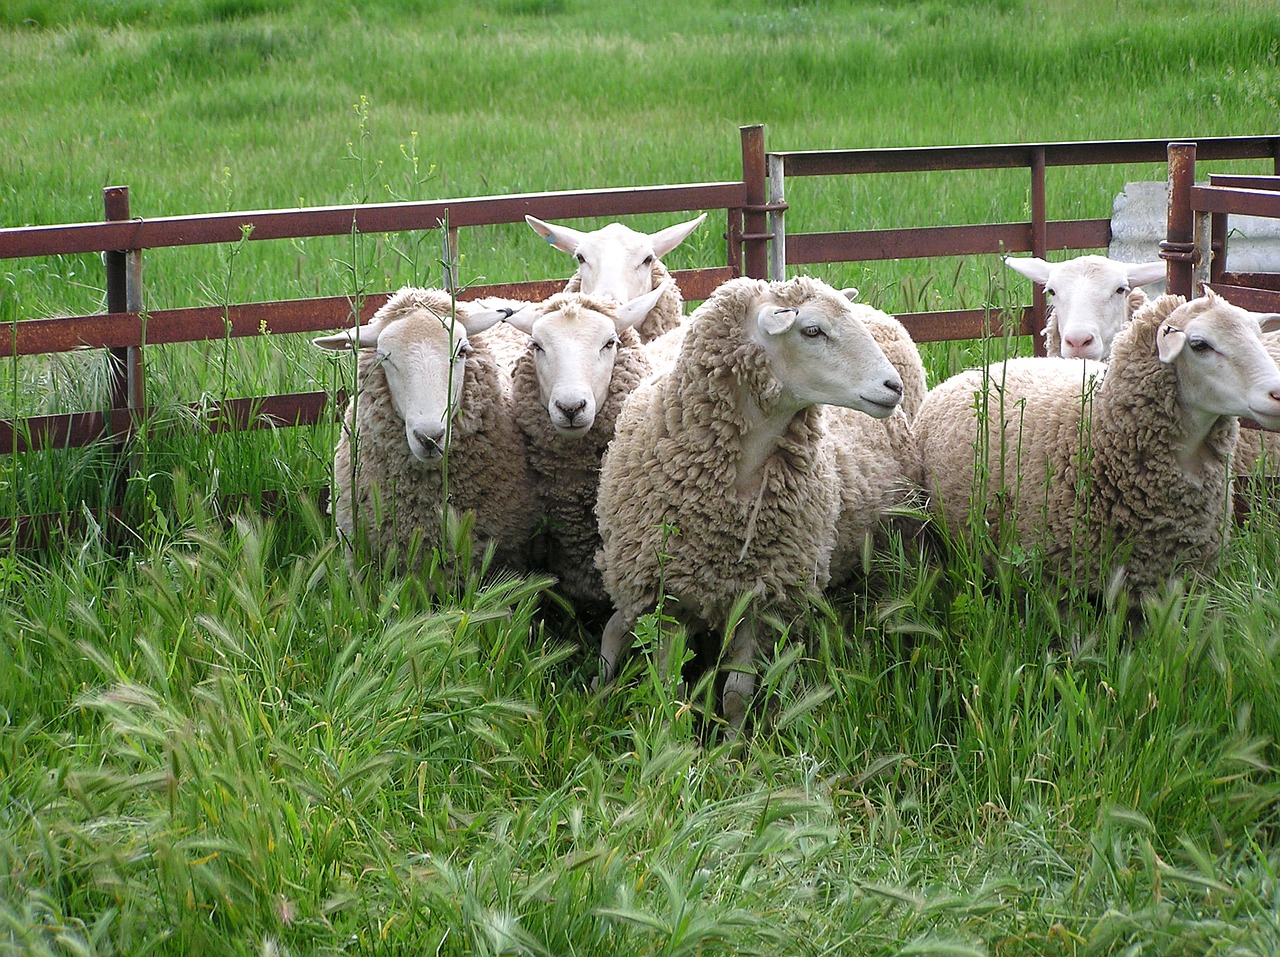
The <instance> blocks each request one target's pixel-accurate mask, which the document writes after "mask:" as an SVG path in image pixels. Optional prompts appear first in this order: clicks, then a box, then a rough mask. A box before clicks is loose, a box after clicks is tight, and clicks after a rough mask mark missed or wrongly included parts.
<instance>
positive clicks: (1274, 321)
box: [1254, 312, 1280, 332]
mask: <svg viewBox="0 0 1280 957" xmlns="http://www.w3.org/2000/svg"><path fill="white" fill-rule="evenodd" d="M1254 315H1255V316H1257V317H1258V328H1259V329H1260V330H1262V331H1263V332H1275V331H1276V330H1277V329H1280V312H1255V313H1254Z"/></svg>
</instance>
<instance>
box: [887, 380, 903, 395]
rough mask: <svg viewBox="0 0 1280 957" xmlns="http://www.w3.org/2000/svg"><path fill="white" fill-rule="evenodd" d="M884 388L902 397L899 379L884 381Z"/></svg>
mask: <svg viewBox="0 0 1280 957" xmlns="http://www.w3.org/2000/svg"><path fill="white" fill-rule="evenodd" d="M884 387H885V388H886V389H888V390H889V391H890V392H896V393H897V394H898V395H902V380H901V379H885V380H884Z"/></svg>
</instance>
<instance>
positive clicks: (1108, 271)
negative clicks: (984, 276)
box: [1005, 256, 1165, 359]
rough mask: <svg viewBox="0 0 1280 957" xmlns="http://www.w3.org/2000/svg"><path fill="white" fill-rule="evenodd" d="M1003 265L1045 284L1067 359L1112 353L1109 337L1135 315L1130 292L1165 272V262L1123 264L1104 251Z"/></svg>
mask: <svg viewBox="0 0 1280 957" xmlns="http://www.w3.org/2000/svg"><path fill="white" fill-rule="evenodd" d="M1005 264H1006V265H1007V266H1008V267H1009V268H1010V269H1012V270H1014V271H1015V272H1018V273H1021V274H1022V275H1024V276H1026V277H1027V278H1028V279H1030V280H1032V281H1033V282H1038V283H1040V284H1041V285H1042V286H1043V287H1044V291H1045V294H1046V295H1047V296H1048V297H1049V298H1050V300H1051V301H1052V303H1053V310H1054V312H1055V313H1056V314H1057V321H1058V332H1059V335H1060V336H1061V339H1062V355H1063V356H1064V357H1065V358H1068V359H1105V358H1106V357H1107V356H1108V355H1110V353H1111V341H1112V340H1113V339H1114V338H1115V337H1116V333H1117V332H1119V331H1120V330H1121V329H1122V328H1123V327H1124V324H1125V323H1126V322H1128V321H1129V318H1130V316H1131V310H1130V304H1129V294H1130V292H1132V290H1133V289H1134V288H1135V287H1137V286H1142V285H1145V284H1146V283H1150V282H1155V281H1156V280H1158V279H1163V278H1164V275H1165V264H1164V262H1163V261H1159V260H1157V261H1156V262H1149V263H1122V262H1116V261H1115V260H1113V259H1107V258H1106V257H1105V256H1080V257H1077V258H1076V259H1069V260H1067V261H1066V262H1060V263H1049V262H1045V261H1044V260H1043V259H1035V258H1023V259H1015V258H1013V257H1009V258H1007V259H1005Z"/></svg>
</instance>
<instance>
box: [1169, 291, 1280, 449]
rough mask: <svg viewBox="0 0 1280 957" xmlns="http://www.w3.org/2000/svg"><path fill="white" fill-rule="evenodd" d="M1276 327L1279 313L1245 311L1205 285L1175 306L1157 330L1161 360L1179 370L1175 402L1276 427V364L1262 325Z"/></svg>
mask: <svg viewBox="0 0 1280 957" xmlns="http://www.w3.org/2000/svg"><path fill="white" fill-rule="evenodd" d="M1276 328H1280V315H1275V314H1265V315H1262V314H1258V313H1251V312H1247V311H1245V310H1244V309H1241V308H1239V307H1238V306H1233V305H1232V304H1231V303H1229V302H1227V301H1226V300H1225V299H1222V298H1221V297H1220V296H1218V295H1217V294H1216V293H1214V292H1213V291H1212V290H1211V289H1209V288H1208V287H1207V286H1206V287H1205V295H1204V296H1202V297H1201V298H1199V299H1193V300H1191V301H1190V302H1188V303H1186V304H1184V305H1182V306H1179V307H1178V308H1177V309H1176V310H1174V312H1172V313H1171V314H1170V315H1169V318H1168V321H1166V322H1165V323H1164V324H1163V325H1162V326H1161V327H1160V329H1159V331H1158V332H1157V334H1156V344H1157V349H1158V352H1159V357H1160V361H1161V362H1163V363H1165V364H1166V365H1170V364H1172V365H1173V366H1174V367H1175V368H1176V370H1177V375H1178V402H1179V404H1180V405H1181V406H1182V407H1183V408H1184V409H1187V410H1189V411H1192V412H1194V413H1198V414H1200V415H1202V416H1221V415H1237V416H1248V417H1250V418H1253V419H1256V420H1258V422H1259V423H1261V424H1262V425H1264V426H1265V427H1267V428H1270V429H1275V428H1280V368H1277V366H1276V361H1275V359H1273V358H1272V357H1271V355H1270V354H1268V352H1267V350H1266V348H1265V346H1264V344H1263V341H1262V336H1261V331H1262V330H1268V331H1270V330H1272V329H1276Z"/></svg>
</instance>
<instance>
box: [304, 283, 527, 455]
mask: <svg viewBox="0 0 1280 957" xmlns="http://www.w3.org/2000/svg"><path fill="white" fill-rule="evenodd" d="M512 311H513V310H512V309H511V308H509V307H506V306H503V307H501V308H492V309H485V308H480V307H476V306H471V305H468V304H467V303H462V302H459V303H456V304H454V303H452V302H451V301H450V299H449V296H448V294H447V293H440V292H439V291H438V290H413V289H404V290H401V291H400V292H398V293H397V294H396V295H394V296H393V297H392V298H391V299H389V300H388V301H387V304H386V305H385V306H383V308H382V309H380V310H378V312H377V313H376V314H375V315H374V317H373V319H371V320H370V321H369V323H368V324H367V325H363V326H358V327H356V328H355V329H351V330H349V331H347V332H344V333H339V334H337V335H333V336H323V337H321V338H319V339H315V340H313V342H314V344H315V345H316V346H318V347H320V348H322V349H334V350H343V349H376V350H377V352H376V355H377V364H378V367H379V368H380V369H381V370H382V373H383V375H384V376H385V377H386V381H387V391H388V393H389V395H390V398H391V405H392V408H394V409H395V411H396V414H397V415H399V416H400V418H401V419H402V420H403V422H404V431H405V441H406V443H407V444H408V448H409V454H410V455H412V456H413V457H414V458H415V459H417V460H418V461H419V462H422V463H424V464H426V465H436V464H438V463H439V462H440V461H441V460H442V459H443V457H444V452H445V447H446V441H447V434H448V426H449V422H450V421H451V419H452V416H453V413H454V412H456V410H457V408H458V404H459V402H460V401H461V399H462V386H463V377H464V375H465V373H466V361H467V356H468V355H470V354H471V344H470V342H469V341H468V338H467V337H468V335H474V334H475V333H478V332H480V331H482V330H484V329H487V328H489V327H490V326H492V325H494V324H496V323H498V322H500V321H502V320H503V319H504V318H507V317H508V316H510V315H511V313H512ZM455 320H456V321H455Z"/></svg>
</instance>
